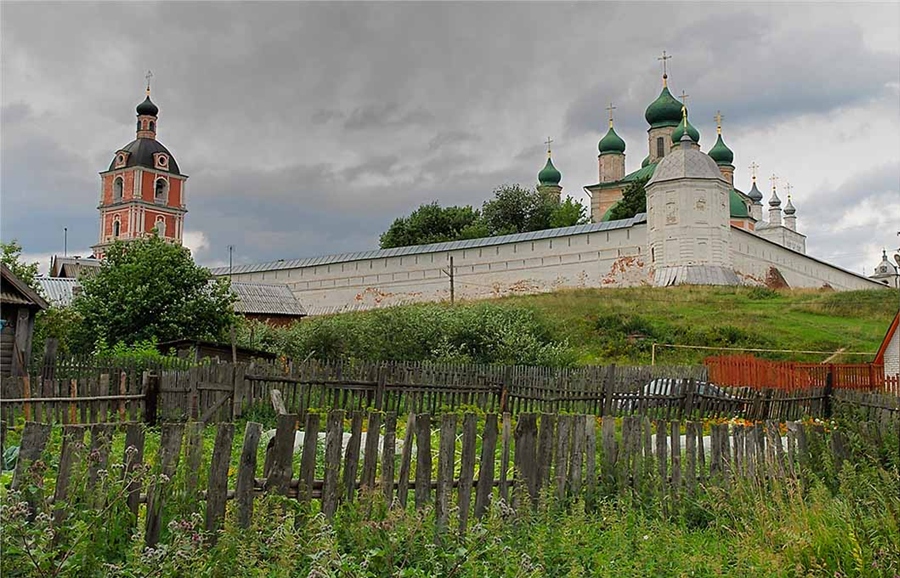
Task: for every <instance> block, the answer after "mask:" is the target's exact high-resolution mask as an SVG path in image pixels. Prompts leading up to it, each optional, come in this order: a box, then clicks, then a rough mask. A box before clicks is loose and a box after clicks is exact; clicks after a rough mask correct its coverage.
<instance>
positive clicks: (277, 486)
mask: <svg viewBox="0 0 900 578" xmlns="http://www.w3.org/2000/svg"><path fill="white" fill-rule="evenodd" d="M296 428H297V416H296V415H293V414H280V415H279V416H278V418H277V425H276V427H275V438H274V440H273V441H274V443H273V445H272V454H271V464H272V465H271V468H270V470H269V472H268V474H267V476H266V491H274V492H275V493H276V494H280V495H282V496H286V495H287V494H288V489H289V488H290V483H291V474H292V470H293V461H294V437H295V431H296Z"/></svg>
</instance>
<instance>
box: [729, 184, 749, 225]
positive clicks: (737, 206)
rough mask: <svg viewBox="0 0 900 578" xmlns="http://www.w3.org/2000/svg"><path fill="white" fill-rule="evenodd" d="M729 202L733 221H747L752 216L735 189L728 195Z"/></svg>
mask: <svg viewBox="0 0 900 578" xmlns="http://www.w3.org/2000/svg"><path fill="white" fill-rule="evenodd" d="M728 201H729V210H730V211H731V217H732V218H733V219H746V218H748V217H749V216H750V213H749V212H748V211H747V205H745V204H744V201H743V199H741V196H740V195H739V194H738V192H737V191H735V190H734V189H731V191H730V192H729V193H728Z"/></svg>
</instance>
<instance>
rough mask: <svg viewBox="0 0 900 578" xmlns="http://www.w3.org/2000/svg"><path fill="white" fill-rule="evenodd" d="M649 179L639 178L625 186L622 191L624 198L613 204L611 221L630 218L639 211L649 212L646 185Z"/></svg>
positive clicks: (610, 214) (610, 215)
mask: <svg viewBox="0 0 900 578" xmlns="http://www.w3.org/2000/svg"><path fill="white" fill-rule="evenodd" d="M648 180H649V179H648V178H643V179H638V180H636V181H634V182H633V183H631V184H630V185H628V186H627V187H625V190H624V191H623V192H622V200H621V201H619V202H618V203H616V204H615V205H613V208H612V209H611V210H610V213H609V220H610V221H618V220H619V219H630V218H631V217H633V216H635V215H637V214H638V213H646V212H647V191H646V185H647V181H648Z"/></svg>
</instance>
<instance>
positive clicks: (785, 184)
mask: <svg viewBox="0 0 900 578" xmlns="http://www.w3.org/2000/svg"><path fill="white" fill-rule="evenodd" d="M784 190H786V191H787V194H788V198H790V197H791V191H792V190H794V185H792V184H791V183H784Z"/></svg>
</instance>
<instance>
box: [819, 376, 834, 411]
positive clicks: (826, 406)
mask: <svg viewBox="0 0 900 578" xmlns="http://www.w3.org/2000/svg"><path fill="white" fill-rule="evenodd" d="M833 394H834V366H832V365H831V364H830V363H829V364H828V373H826V374H825V391H824V393H823V394H822V417H823V418H824V419H830V418H831V396H832V395H833Z"/></svg>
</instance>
